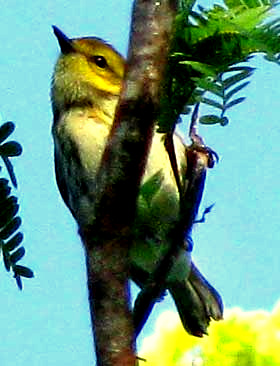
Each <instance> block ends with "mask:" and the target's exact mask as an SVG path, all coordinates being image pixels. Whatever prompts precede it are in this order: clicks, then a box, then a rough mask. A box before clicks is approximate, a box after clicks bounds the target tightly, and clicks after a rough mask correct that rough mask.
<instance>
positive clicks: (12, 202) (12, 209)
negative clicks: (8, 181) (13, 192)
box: [0, 196, 19, 227]
mask: <svg viewBox="0 0 280 366" xmlns="http://www.w3.org/2000/svg"><path fill="white" fill-rule="evenodd" d="M0 209H1V213H0V227H3V226H5V225H6V224H8V223H9V222H10V221H11V220H12V218H13V217H14V216H15V215H16V213H17V212H18V209H19V205H18V204H17V198H16V197H14V196H11V197H9V198H8V199H7V200H6V201H5V207H3V205H1V207H0Z"/></svg>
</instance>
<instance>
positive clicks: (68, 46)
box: [52, 25, 74, 54]
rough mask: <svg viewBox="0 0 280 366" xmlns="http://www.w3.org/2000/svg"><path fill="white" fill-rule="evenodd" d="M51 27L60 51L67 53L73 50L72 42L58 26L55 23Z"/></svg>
mask: <svg viewBox="0 0 280 366" xmlns="http://www.w3.org/2000/svg"><path fill="white" fill-rule="evenodd" d="M52 27H53V32H54V34H55V36H56V38H57V40H58V43H59V46H60V49H61V52H62V53H63V54H67V53H70V52H73V51H74V47H73V42H72V40H71V39H70V38H68V37H67V36H66V35H65V34H64V33H63V32H62V31H61V30H60V29H59V28H57V27H56V26H55V25H53V26H52Z"/></svg>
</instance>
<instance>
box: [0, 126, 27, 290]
mask: <svg viewBox="0 0 280 366" xmlns="http://www.w3.org/2000/svg"><path fill="white" fill-rule="evenodd" d="M14 129H15V125H14V123H13V122H6V123H4V124H2V126H0V156H1V158H2V160H3V162H4V165H5V166H6V169H7V171H8V174H9V178H10V180H11V183H12V185H13V186H14V187H15V188H16V187H17V181H16V176H15V173H14V169H13V165H12V163H11V161H10V158H11V157H15V156H19V155H20V154H21V153H22V147H21V145H20V144H19V143H18V142H16V141H8V142H5V140H6V139H7V138H8V137H9V136H10V135H11V134H12V132H13V131H14ZM0 170H2V167H1V166H0ZM11 191H12V188H11V186H10V184H9V180H8V179H6V178H0V247H1V252H2V256H3V262H4V265H5V268H6V270H7V271H10V270H12V271H13V274H14V278H15V280H16V283H17V285H18V288H19V289H20V290H21V289H22V277H26V278H31V277H33V276H34V275H33V272H32V270H31V269H30V268H28V267H25V266H22V265H20V264H18V262H19V261H20V260H21V259H22V258H23V256H24V254H25V249H24V247H23V246H20V245H21V243H22V241H23V234H22V233H21V232H19V231H18V229H19V228H20V225H21V218H20V217H19V216H18V211H19V204H18V199H17V197H16V196H14V195H11Z"/></svg>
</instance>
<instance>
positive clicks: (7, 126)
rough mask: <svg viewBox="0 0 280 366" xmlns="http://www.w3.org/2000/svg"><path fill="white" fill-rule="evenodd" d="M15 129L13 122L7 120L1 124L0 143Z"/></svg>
mask: <svg viewBox="0 0 280 366" xmlns="http://www.w3.org/2000/svg"><path fill="white" fill-rule="evenodd" d="M14 129H15V124H14V123H13V122H6V123H4V124H3V125H2V126H0V144H1V143H2V142H3V141H4V140H6V138H7V137H9V136H10V134H11V133H12V132H13V131H14Z"/></svg>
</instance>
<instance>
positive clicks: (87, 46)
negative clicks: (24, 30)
mask: <svg viewBox="0 0 280 366" xmlns="http://www.w3.org/2000/svg"><path fill="white" fill-rule="evenodd" d="M53 30H54V34H55V36H56V37H57V40H58V42H59V46H60V50H61V54H60V55H59V57H58V60H57V63H56V66H55V69H54V74H53V80H52V89H51V98H52V103H53V109H54V112H60V111H61V110H65V109H67V108H69V107H72V106H83V105H87V106H92V107H95V106H97V107H101V108H102V105H103V103H105V104H106V102H108V100H110V99H113V100H117V99H118V97H119V94H120V89H121V84H122V80H123V75H124V68H125V60H124V58H123V57H122V56H121V55H120V54H119V53H118V52H117V51H116V50H115V49H114V48H113V47H112V46H110V45H109V44H107V43H106V42H104V41H103V40H102V39H100V38H95V37H85V38H73V39H70V38H68V37H67V36H66V35H65V34H64V33H63V32H62V31H61V30H60V29H58V28H57V27H56V26H53Z"/></svg>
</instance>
